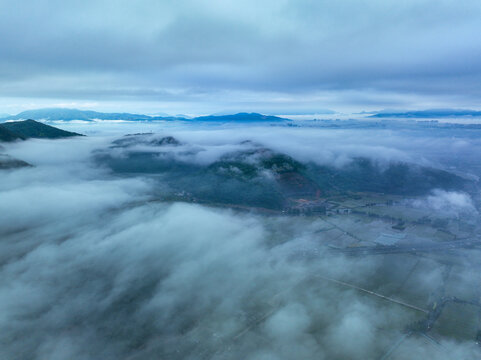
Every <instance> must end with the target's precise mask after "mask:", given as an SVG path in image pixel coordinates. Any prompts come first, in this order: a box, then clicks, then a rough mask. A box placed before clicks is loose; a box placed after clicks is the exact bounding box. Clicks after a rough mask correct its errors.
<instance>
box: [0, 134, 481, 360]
mask: <svg viewBox="0 0 481 360" xmlns="http://www.w3.org/2000/svg"><path fill="white" fill-rule="evenodd" d="M71 126H75V125H71ZM129 126H131V125H129ZM110 129H112V128H110ZM123 129H124V130H125V129H126V128H123ZM137 130H144V129H140V128H138V129H137ZM111 131H113V130H111ZM163 131H165V132H169V134H175V135H176V136H178V137H179V138H180V139H181V140H184V141H187V140H189V141H191V142H193V143H194V144H197V146H204V147H205V148H206V149H207V150H206V151H205V152H206V153H207V154H208V156H206V157H205V159H204V161H209V159H212V158H215V157H217V156H220V154H221V153H222V152H224V151H226V144H229V143H230V144H235V143H237V141H238V140H245V137H244V136H245V134H243V133H242V132H239V129H231V130H228V129H227V130H226V129H222V130H218V129H217V130H211V131H210V132H209V131H207V130H206V129H201V130H198V132H197V131H195V130H193V129H192V128H189V129H180V128H176V129H163ZM264 131H265V132H264ZM264 131H263V130H262V128H258V129H250V130H249V131H246V134H247V133H249V134H254V133H255V134H256V135H255V136H253V137H252V138H253V139H254V140H257V141H264V142H267V144H266V145H269V146H275V145H276V144H277V146H280V145H281V144H287V145H286V149H287V151H288V152H289V153H291V154H292V155H293V156H296V157H298V158H304V159H310V158H309V157H313V156H314V153H309V152H306V149H300V150H299V151H298V152H296V150H295V148H296V147H295V144H296V143H297V144H299V139H304V140H305V142H306V144H314V143H315V142H316V141H317V142H319V141H320V139H322V140H323V141H324V146H326V144H331V145H333V144H335V143H338V144H339V145H340V143H339V142H342V141H345V142H346V143H351V144H352V146H354V144H353V142H351V140H352V139H354V135H353V134H351V136H349V132H348V133H347V135H348V136H346V133H336V132H335V133H332V134H331V135H329V134H327V133H325V132H323V131H321V132H320V133H316V135H314V134H313V133H312V132H296V131H294V132H292V133H291V137H290V140H289V136H288V134H286V133H284V131H283V130H282V129H280V130H278V131H276V130H273V129H270V131H269V132H267V130H265V129H264ZM113 132H115V131H113ZM309 134H311V135H309ZM309 136H312V137H309ZM112 138H113V137H112V136H105V135H104V134H102V135H99V136H93V137H86V138H80V139H69V140H57V141H48V140H29V141H27V142H22V143H18V144H13V145H8V146H6V151H8V152H9V153H11V154H12V155H14V156H16V157H19V158H22V159H25V160H27V161H29V162H30V163H32V164H33V165H35V167H33V168H26V169H20V170H15V171H9V172H3V173H2V174H1V176H2V181H1V182H0V197H1V199H2V201H1V202H0V214H2V216H1V217H0V239H1V240H0V254H1V255H0V279H1V280H0V307H1V309H2V312H1V316H0V327H1V328H2V332H1V333H0V343H1V344H2V346H1V347H0V354H1V357H3V358H8V359H15V358H18V359H45V358H48V359H52V360H56V359H58V360H61V359H67V358H68V359H72V360H77V359H79V360H80V359H95V358H102V359H152V358H170V359H173V358H175V359H203V358H209V359H239V358H249V359H259V360H260V359H263V360H266V359H298V358H303V359H310V358H316V359H333V358H349V359H366V358H381V357H382V356H383V355H384V354H385V353H386V351H387V350H388V349H390V348H391V347H392V346H393V345H394V344H396V342H397V341H398V340H399V339H401V338H402V337H403V336H404V335H405V334H406V328H407V326H409V325H410V324H412V323H414V322H415V321H418V320H422V319H423V318H424V315H425V314H424V313H419V312H416V311H413V310H412V309H407V308H405V307H403V306H400V305H399V304H392V303H389V302H386V301H385V300H382V299H379V298H376V297H373V296H370V295H366V294H365V293H363V292H360V291H358V290H356V289H354V288H352V287H346V286H344V285H341V284H339V283H335V282H333V281H332V280H330V279H342V280H343V281H345V282H348V283H352V284H356V285H357V286H361V287H368V288H370V289H372V290H375V291H378V292H380V293H384V294H389V293H390V292H394V291H395V287H396V286H398V285H397V284H400V283H402V281H401V280H402V279H404V277H406V279H407V278H408V277H409V282H408V283H407V286H406V290H404V292H403V293H402V294H403V296H406V297H409V299H410V301H412V302H415V303H416V304H418V305H419V306H426V303H427V302H428V301H429V298H430V297H431V296H434V295H433V294H434V293H435V292H436V291H437V289H438V288H439V286H440V285H441V283H442V281H443V276H444V275H443V274H444V273H445V267H444V265H443V264H441V263H439V262H436V261H434V260H432V259H429V258H427V259H422V260H420V261H419V264H416V259H414V258H413V257H411V256H408V255H406V256H404V255H402V256H393V257H391V258H383V257H376V256H374V257H367V258H366V257H345V256H342V255H339V254H337V255H336V254H335V253H333V252H330V251H327V250H325V246H323V244H324V243H325V241H327V240H328V235H325V233H324V232H323V229H324V230H325V229H326V228H332V224H328V223H326V222H324V221H323V220H321V219H319V218H317V219H310V218H305V217H282V216H260V215H255V214H250V213H237V212H234V211H230V210H229V211H228V210H221V209H215V208H209V207H205V206H199V205H193V204H182V203H164V202H159V201H158V198H156V197H155V195H154V194H155V190H156V189H155V187H156V186H157V185H156V184H155V183H153V182H151V181H150V180H148V179H146V178H143V177H124V178H119V177H116V176H113V175H112V174H110V173H109V172H108V171H107V170H106V169H103V168H99V167H97V166H96V165H95V163H94V162H92V157H91V152H92V151H93V150H95V149H99V148H105V147H106V146H108V144H109V142H110V140H111V139H112ZM357 139H358V140H357V143H356V144H357V145H359V146H361V145H362V144H364V145H366V146H367V142H368V139H367V138H366V139H362V137H361V136H358V138H357ZM375 139H378V140H377V141H372V140H371V145H372V146H386V147H387V140H385V139H384V138H382V137H375ZM414 139H415V138H413V140H414ZM269 141H270V142H269ZM289 141H290V142H289ZM446 141H447V142H448V143H451V142H452V141H455V140H452V139H451V140H449V141H448V140H446ZM466 141H467V142H469V141H468V140H466ZM397 143H399V144H403V143H404V142H403V141H399V142H396V141H394V142H392V144H397ZM420 143H421V142H420V140H419V142H418V144H420ZM424 143H425V144H428V143H429V141H427V140H426V138H425V140H424ZM413 144H416V142H413ZM441 145H442V146H445V143H442V144H441ZM430 146H432V148H434V147H435V146H439V144H437V145H433V144H431V145H430ZM387 148H389V147H387ZM339 149H340V148H339ZM389 149H391V151H392V154H394V156H398V155H399V154H403V156H409V152H408V151H407V149H405V148H404V149H403V148H396V146H395V145H391V147H390V148H389ZM371 150H372V149H371ZM338 151H340V150H338ZM350 151H351V149H350V148H349V147H348V148H347V152H346V154H345V157H348V156H350ZM366 151H367V150H366ZM374 153H375V152H374V151H371V152H370V154H371V155H372V156H374ZM426 153H427V154H429V151H427V152H426ZM405 154H407V155H405ZM311 160H312V159H311ZM322 161H335V160H332V159H328V160H325V159H323V160H322ZM433 196H437V197H436V198H430V197H428V198H427V202H429V203H430V204H433V206H438V205H437V204H439V200H437V199H439V198H440V199H443V200H442V201H443V202H442V204H441V206H444V207H445V206H448V207H449V206H451V205H452V204H454V205H456V206H458V205H459V206H462V205H463V204H466V202H469V201H470V200H469V199H467V198H466V197H463V195H460V194H452V193H441V192H437V193H434V195H433ZM450 204H451V205H450ZM470 206H472V204H471V205H470ZM333 221H334V220H333ZM336 221H339V222H338V223H337V225H339V226H345V227H346V228H349V227H354V228H355V227H358V228H359V224H358V223H350V220H349V219H345V220H343V219H340V220H339V219H338V220H336ZM376 221H377V220H375V221H373V222H372V223H370V224H369V225H366V226H373V227H376V226H380V225H379V223H376ZM341 235H342V234H341ZM473 251H474V250H473ZM410 266H416V267H417V268H418V269H419V273H420V274H422V276H418V275H413V276H411V275H410ZM451 266H452V265H451ZM476 272H477V269H476V268H473V267H471V268H467V269H466V270H465V271H464V272H459V274H460V275H459V276H460V278H459V279H458V281H457V282H456V294H457V296H459V297H460V298H464V297H466V298H470V296H471V293H472V291H473V286H472V284H473V283H475V281H477V277H476V276H477V275H476ZM406 281H407V280H406ZM476 347H477V345H475V344H474V342H467V341H464V340H459V341H455V340H451V339H444V340H441V341H440V344H439V345H436V344H433V343H432V342H429V341H428V340H426V339H425V338H424V337H422V336H417V335H414V336H409V337H408V338H407V340H406V342H405V343H404V345H403V346H402V347H401V348H400V349H399V351H398V352H396V357H395V358H397V359H412V358H416V357H421V356H425V357H436V358H438V359H448V358H463V359H474V358H476V356H477V355H478V352H477V351H478V350H477V349H476Z"/></svg>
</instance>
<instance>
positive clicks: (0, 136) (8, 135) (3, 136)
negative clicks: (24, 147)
mask: <svg viewBox="0 0 481 360" xmlns="http://www.w3.org/2000/svg"><path fill="white" fill-rule="evenodd" d="M15 140H25V137H24V136H22V135H20V134H17V133H15V132H13V131H11V130H9V129H8V128H6V127H5V126H3V125H0V141H5V142H10V141H15Z"/></svg>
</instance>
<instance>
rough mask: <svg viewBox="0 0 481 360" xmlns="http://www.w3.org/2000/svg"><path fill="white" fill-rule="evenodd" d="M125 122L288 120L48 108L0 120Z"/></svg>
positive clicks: (249, 115)
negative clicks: (189, 116) (153, 114)
mask: <svg viewBox="0 0 481 360" xmlns="http://www.w3.org/2000/svg"><path fill="white" fill-rule="evenodd" d="M25 119H36V120H50V121H56V120H62V121H72V120H83V121H94V120H127V121H156V120H180V121H202V122H279V121H289V119H285V118H281V117H277V116H269V115H262V114H258V113H238V114H231V115H209V116H199V117H194V118H187V117H181V116H149V115H143V114H130V113H103V112H97V111H91V110H78V109H63V108H48V109H37V110H27V111H23V112H21V113H19V114H17V115H9V116H6V117H3V118H0V121H7V120H25Z"/></svg>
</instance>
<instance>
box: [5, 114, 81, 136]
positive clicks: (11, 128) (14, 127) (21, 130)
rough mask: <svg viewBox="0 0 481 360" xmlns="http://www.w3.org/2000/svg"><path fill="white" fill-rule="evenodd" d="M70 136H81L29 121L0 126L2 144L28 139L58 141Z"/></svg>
mask: <svg viewBox="0 0 481 360" xmlns="http://www.w3.org/2000/svg"><path fill="white" fill-rule="evenodd" d="M71 136H83V135H81V134H77V133H74V132H70V131H65V130H61V129H58V128H56V127H53V126H49V125H46V124H43V123H41V122H38V121H35V120H31V119H30V120H25V121H12V122H7V123H2V124H0V141H4V142H9V141H15V140H25V139H29V138H37V139H58V138H64V137H71Z"/></svg>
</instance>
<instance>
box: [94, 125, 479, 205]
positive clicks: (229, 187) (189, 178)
mask: <svg viewBox="0 0 481 360" xmlns="http://www.w3.org/2000/svg"><path fill="white" fill-rule="evenodd" d="M166 144H167V145H168V147H166ZM171 144H173V145H174V146H175V145H177V144H179V142H178V140H177V139H175V138H172V137H164V138H162V139H160V140H158V139H157V138H156V137H155V136H154V135H152V134H138V135H131V136H126V137H124V138H121V139H118V140H116V141H114V142H113V144H112V146H111V147H110V149H106V150H104V151H99V152H98V153H97V154H96V160H97V161H98V162H99V163H101V164H103V165H106V166H108V167H109V168H110V169H111V170H112V171H113V172H115V173H123V174H125V175H126V176H128V175H130V174H136V173H137V174H138V173H142V174H145V175H149V176H152V177H153V178H158V179H161V183H162V185H163V186H167V187H168V188H169V189H170V190H171V191H172V193H174V194H183V195H181V196H183V197H187V198H190V199H195V200H196V201H199V202H207V203H224V204H231V205H242V206H254V207H261V208H269V209H283V208H285V207H286V206H289V204H290V203H291V202H292V201H297V200H300V201H317V200H320V199H325V198H328V197H330V196H337V195H339V194H343V193H349V192H375V193H385V194H393V195H423V194H427V193H429V192H430V191H432V190H433V189H444V190H468V189H469V186H470V185H473V184H471V183H470V182H469V181H467V180H464V179H463V178H461V177H459V176H457V175H455V174H452V173H449V172H447V171H443V170H439V169H434V168H429V167H423V166H420V165H416V164H410V163H403V162H390V163H389V162H388V163H378V162H376V161H374V160H370V159H367V158H355V159H353V160H352V161H351V162H350V163H349V164H347V165H345V166H343V167H336V166H332V165H319V164H315V163H301V162H299V161H297V160H295V159H293V158H292V157H290V156H288V155H286V154H282V153H278V152H275V151H273V150H271V149H268V148H265V147H262V146H261V145H257V144H253V143H252V144H251V145H252V147H250V146H249V147H247V148H246V149H245V150H241V151H234V152H230V153H227V154H224V155H223V156H221V157H220V158H219V159H218V160H217V161H214V162H212V163H210V164H202V163H200V162H198V161H196V156H197V154H198V153H199V152H201V151H203V149H202V148H197V147H192V148H189V146H188V144H185V145H184V146H183V147H179V148H178V149H176V148H175V147H173V146H172V145H171ZM243 144H245V145H249V144H250V143H243ZM136 145H143V147H142V148H139V147H137V146H136ZM149 147H151V149H152V150H149ZM162 148H165V150H162ZM111 149H115V151H116V152H112V151H111ZM118 150H121V153H119V152H118Z"/></svg>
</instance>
